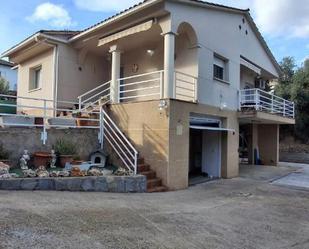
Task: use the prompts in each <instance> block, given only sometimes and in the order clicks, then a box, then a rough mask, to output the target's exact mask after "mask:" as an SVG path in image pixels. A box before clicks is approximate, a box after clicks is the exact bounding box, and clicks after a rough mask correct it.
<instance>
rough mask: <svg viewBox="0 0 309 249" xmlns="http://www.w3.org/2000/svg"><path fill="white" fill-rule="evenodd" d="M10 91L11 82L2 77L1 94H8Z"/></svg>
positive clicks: (0, 79)
mask: <svg viewBox="0 0 309 249" xmlns="http://www.w3.org/2000/svg"><path fill="white" fill-rule="evenodd" d="M9 90H10V85H9V82H8V81H6V80H5V79H4V78H2V77H1V76H0V94H8V93H9Z"/></svg>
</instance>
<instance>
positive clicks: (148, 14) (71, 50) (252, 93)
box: [3, 0, 295, 189]
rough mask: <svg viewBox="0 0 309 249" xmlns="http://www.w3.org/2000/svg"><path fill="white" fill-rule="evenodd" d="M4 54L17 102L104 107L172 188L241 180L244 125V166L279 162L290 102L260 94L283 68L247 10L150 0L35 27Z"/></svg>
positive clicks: (182, 0)
mask: <svg viewBox="0 0 309 249" xmlns="http://www.w3.org/2000/svg"><path fill="white" fill-rule="evenodd" d="M3 56H8V57H9V58H10V60H12V61H13V62H14V63H16V64H18V65H19V71H18V96H23V97H31V98H42V97H44V98H46V99H52V100H55V103H56V102H57V101H58V100H66V101H77V100H78V102H79V109H80V110H83V109H85V108H96V107H97V106H98V105H104V108H107V109H108V112H109V113H110V115H111V117H112V119H113V121H114V123H115V124H116V125H117V126H118V127H119V128H120V130H121V131H122V132H124V133H125V134H126V136H127V137H128V138H129V140H130V141H131V142H132V144H133V145H134V147H135V148H136V150H137V151H138V152H139V154H140V155H142V157H143V158H144V159H145V161H146V162H147V163H148V164H150V166H151V169H152V170H153V171H155V172H156V174H157V176H158V177H160V178H161V179H162V182H163V184H164V185H166V186H167V187H168V188H169V189H182V188H186V187H187V186H188V184H189V177H190V176H195V175H198V174H202V175H204V176H208V177H210V178H213V177H214V178H216V177H223V178H232V177H236V176H238V173H239V155H238V147H239V132H240V129H242V130H245V131H246V134H247V135H246V136H247V141H248V147H249V155H248V157H249V161H250V162H251V163H253V162H254V161H256V159H259V161H260V162H262V163H263V164H265V165H276V164H277V162H278V156H279V150H278V141H279V125H280V124H294V122H295V121H294V105H293V103H291V102H288V101H286V100H283V99H281V98H279V97H277V96H274V95H271V94H269V93H267V92H265V91H263V87H264V85H265V83H267V81H270V80H273V79H276V78H278V75H279V74H280V68H279V66H278V63H277V62H276V60H275V58H274V56H273V55H272V53H271V51H270V49H269V48H268V46H267V44H266V42H265V40H264V39H263V37H262V35H261V33H260V32H259V30H258V28H257V26H256V25H255V23H254V21H253V19H252V17H251V16H250V13H249V10H247V9H246V10H243V9H237V8H231V7H227V6H222V5H218V4H212V3H207V2H203V1H198V0H179V1H176V0H146V1H143V2H141V3H139V4H137V5H135V6H133V7H131V8H129V9H127V10H124V11H122V12H120V13H118V14H116V15H114V16H112V17H110V18H108V19H106V20H104V21H102V22H100V23H97V24H95V25H93V26H92V27H89V28H87V29H85V30H83V31H81V32H75V31H74V32H73V31H72V32H71V31H39V32H37V33H36V34H34V35H32V36H30V37H29V38H27V39H26V40H24V41H22V42H21V43H19V44H18V45H16V46H15V47H13V48H11V49H9V50H8V51H6V52H5V53H4V54H3ZM20 102H21V103H22V104H23V105H27V99H23V100H20ZM28 111H29V113H30V110H28ZM23 112H27V110H26V109H25V108H24V109H23ZM55 115H57V113H55ZM106 138H107V140H108V142H110V144H111V145H112V146H114V147H117V145H116V141H113V138H112V137H110V138H109V139H108V134H106ZM114 147H113V148H114ZM114 149H115V150H117V148H114ZM117 153H120V154H121V149H119V150H118V152H117ZM124 154H125V156H126V157H127V156H130V153H129V154H128V153H124ZM133 164H134V165H136V162H134V163H133ZM133 164H132V165H133ZM133 167H134V166H133Z"/></svg>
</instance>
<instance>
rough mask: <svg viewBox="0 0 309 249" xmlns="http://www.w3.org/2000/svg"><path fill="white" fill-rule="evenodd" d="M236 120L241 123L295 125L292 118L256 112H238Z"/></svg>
mask: <svg viewBox="0 0 309 249" xmlns="http://www.w3.org/2000/svg"><path fill="white" fill-rule="evenodd" d="M238 118H239V120H240V122H241V123H261V124H291V125H293V124H295V119H293V118H290V117H284V116H280V115H277V114H273V113H269V112H263V111H256V110H242V111H239V112H238Z"/></svg>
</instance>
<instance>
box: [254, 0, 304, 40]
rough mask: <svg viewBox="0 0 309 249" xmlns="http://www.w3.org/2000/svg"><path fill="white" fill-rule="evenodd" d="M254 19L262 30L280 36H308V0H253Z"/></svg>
mask: <svg viewBox="0 0 309 249" xmlns="http://www.w3.org/2000/svg"><path fill="white" fill-rule="evenodd" d="M253 9H254V14H255V17H256V18H255V20H256V22H257V24H258V25H259V27H260V28H261V30H262V32H265V33H267V34H269V35H271V36H280V37H289V38H291V37H297V38H307V37H309V15H308V13H309V0H298V1H295V0H284V1H282V0H271V1H270V0H254V2H253Z"/></svg>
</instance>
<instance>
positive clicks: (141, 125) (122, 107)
mask: <svg viewBox="0 0 309 249" xmlns="http://www.w3.org/2000/svg"><path fill="white" fill-rule="evenodd" d="M158 105H159V101H158V100H154V101H144V102H136V103H126V104H115V105H111V106H110V111H111V116H112V117H113V120H114V121H115V123H116V124H117V125H118V127H120V129H121V130H122V131H123V132H124V133H125V134H126V135H127V136H128V137H129V138H130V140H131V141H132V142H133V144H134V145H135V147H136V149H137V150H138V152H139V153H140V155H141V156H142V157H144V158H145V160H146V163H148V164H150V165H151V168H152V169H153V170H155V171H156V173H157V175H158V177H160V178H161V179H162V180H163V184H165V185H167V184H168V172H167V167H168V160H170V159H169V158H168V146H169V144H168V143H169V128H168V127H169V121H168V120H169V119H168V116H167V115H166V113H165V112H160V111H159V109H158Z"/></svg>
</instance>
